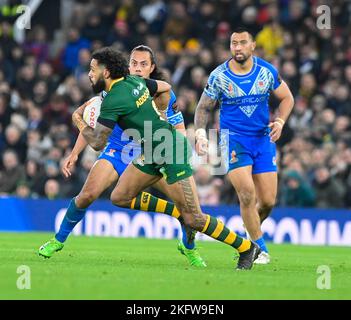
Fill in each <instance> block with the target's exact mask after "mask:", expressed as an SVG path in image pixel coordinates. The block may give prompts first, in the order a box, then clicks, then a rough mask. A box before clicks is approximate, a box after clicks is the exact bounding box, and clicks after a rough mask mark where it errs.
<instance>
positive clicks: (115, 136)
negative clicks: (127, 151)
mask: <svg viewBox="0 0 351 320" xmlns="http://www.w3.org/2000/svg"><path fill="white" fill-rule="evenodd" d="M106 95H107V92H106V91H103V92H102V97H103V98H104V97H105V96H106ZM176 100H177V98H176V95H175V94H174V92H173V90H171V97H170V100H169V103H168V107H167V110H166V116H167V121H168V122H169V123H170V124H171V125H173V126H176V125H177V124H180V123H183V122H184V118H183V115H182V113H181V111H178V110H177V105H176ZM107 143H108V144H111V145H112V144H113V146H114V147H116V149H117V150H118V151H122V149H123V147H124V146H126V145H127V144H129V146H131V144H133V146H132V147H133V148H135V149H137V148H140V145H139V144H137V143H135V142H132V140H131V139H130V138H129V137H128V136H127V135H126V134H124V133H123V130H122V128H121V127H120V126H119V125H118V124H116V125H115V127H114V129H113V130H112V132H111V135H110V136H109V138H108V141H107Z"/></svg>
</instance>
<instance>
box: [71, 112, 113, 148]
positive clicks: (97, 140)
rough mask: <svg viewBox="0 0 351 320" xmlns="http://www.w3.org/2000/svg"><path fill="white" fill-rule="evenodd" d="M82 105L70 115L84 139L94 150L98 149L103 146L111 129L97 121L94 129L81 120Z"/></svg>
mask: <svg viewBox="0 0 351 320" xmlns="http://www.w3.org/2000/svg"><path fill="white" fill-rule="evenodd" d="M83 112H84V108H83V106H81V107H79V108H78V109H77V110H76V111H75V112H74V113H73V115H72V120H73V123H74V124H75V125H76V126H77V128H78V129H79V131H80V132H81V133H82V135H83V137H84V139H85V140H86V141H87V143H89V145H90V146H91V147H92V148H93V149H94V150H95V151H99V150H102V149H103V148H104V146H105V145H106V143H107V139H108V137H109V136H110V134H111V132H112V129H111V128H109V127H106V126H104V125H102V124H101V123H99V122H97V123H96V127H95V129H93V128H91V127H89V126H88V125H87V123H86V122H85V121H84V120H83Z"/></svg>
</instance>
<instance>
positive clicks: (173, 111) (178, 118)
mask: <svg viewBox="0 0 351 320" xmlns="http://www.w3.org/2000/svg"><path fill="white" fill-rule="evenodd" d="M166 115H167V121H168V122H169V123H170V124H171V125H172V126H176V125H177V124H180V123H183V122H184V118H183V115H182V113H181V112H180V111H179V110H178V107H177V98H176V96H175V94H174V92H173V90H171V99H170V100H169V103H168V107H167V111H166Z"/></svg>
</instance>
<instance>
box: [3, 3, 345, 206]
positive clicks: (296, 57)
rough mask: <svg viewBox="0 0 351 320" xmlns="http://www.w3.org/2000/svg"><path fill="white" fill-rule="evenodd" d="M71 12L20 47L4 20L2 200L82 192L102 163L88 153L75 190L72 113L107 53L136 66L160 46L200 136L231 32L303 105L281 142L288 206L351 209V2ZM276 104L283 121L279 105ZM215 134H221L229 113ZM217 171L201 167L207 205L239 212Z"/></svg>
mask: <svg viewBox="0 0 351 320" xmlns="http://www.w3.org/2000/svg"><path fill="white" fill-rule="evenodd" d="M15 4H18V1H9V6H11V5H15ZM322 4H327V5H328V4H329V5H330V8H331V11H332V17H331V29H320V28H318V26H317V19H318V15H319V14H318V13H317V7H318V6H319V5H322ZM60 8H61V10H64V12H61V19H60V21H59V24H57V25H55V26H50V25H42V24H40V23H35V21H33V23H32V26H31V29H30V30H28V31H27V33H26V38H25V41H24V42H23V43H18V42H16V41H15V40H14V37H13V32H12V25H13V19H11V16H10V14H9V10H4V7H2V9H1V12H0V195H3V196H6V195H15V196H18V197H47V198H49V199H56V198H61V197H66V198H71V197H73V196H75V195H76V194H77V193H78V192H79V191H80V189H81V186H82V184H83V183H84V181H85V179H86V176H87V174H88V172H89V169H90V168H91V166H92V165H93V163H94V161H95V159H96V156H97V155H96V153H95V152H93V151H92V149H87V150H86V151H85V152H84V154H83V155H82V156H81V157H80V160H79V164H78V166H77V167H76V168H75V171H74V174H73V176H72V177H71V178H70V179H69V180H65V179H64V178H63V177H62V175H61V174H60V163H62V161H63V159H64V158H65V156H67V155H68V153H69V151H70V150H71V148H72V146H73V144H74V141H75V138H76V136H77V133H78V132H77V130H76V129H75V128H74V127H73V126H72V122H71V114H72V112H73V111H74V110H75V109H76V108H77V107H78V106H79V105H80V104H82V103H83V102H84V101H86V100H87V99H88V98H90V97H91V96H92V91H91V86H90V82H89V79H88V75H87V74H88V71H89V63H90V57H91V53H92V51H94V50H95V49H97V48H100V47H103V46H106V45H107V46H113V47H115V48H117V49H120V50H123V51H124V52H125V53H126V55H127V54H128V53H129V52H130V51H131V49H132V48H133V47H134V46H136V45H139V44H146V45H148V46H150V47H151V48H152V49H153V50H154V51H155V53H156V56H157V64H158V66H159V67H161V68H162V69H163V70H164V72H165V75H166V77H167V79H168V80H169V81H170V82H171V84H172V86H173V89H174V91H175V92H176V94H177V104H178V107H179V109H180V110H181V111H182V112H183V116H184V119H185V124H186V126H187V128H192V127H193V119H194V111H195V107H196V104H197V102H198V100H199V97H200V95H201V93H202V90H203V88H204V87H205V86H206V81H207V77H208V75H209V74H210V72H211V71H212V70H213V69H214V68H215V67H216V66H217V65H219V64H221V63H222V62H224V61H225V60H226V59H228V58H229V57H230V51H229V38H230V35H231V30H233V29H234V28H236V27H239V26H241V27H244V28H247V29H248V30H250V31H251V32H252V33H253V34H254V35H255V39H256V43H257V49H256V54H257V55H258V56H262V57H264V58H265V59H267V60H269V61H270V62H271V63H273V64H274V65H275V66H276V67H277V68H278V70H279V72H280V75H281V77H282V79H284V80H285V81H286V82H287V83H288V85H289V86H290V88H291V90H292V92H293V94H294V97H295V107H294V110H293V112H292V114H291V116H290V118H289V121H288V122H287V124H286V125H285V127H284V131H283V136H282V137H281V139H280V140H279V141H278V147H279V148H278V149H279V154H278V159H277V161H278V163H279V168H280V169H279V170H280V171H279V172H280V183H279V184H280V187H279V196H278V203H279V204H280V205H282V206H302V207H308V206H316V207H321V208H323V207H335V208H337V207H348V208H351V197H350V196H349V195H350V194H351V125H350V120H351V100H350V91H351V34H350V33H349V30H350V28H351V3H350V2H349V1H342V0H340V1H337V0H334V1H333V5H332V6H331V1H329V3H328V1H326V0H325V1H317V0H310V1H307V0H306V1H302V0H294V1H289V0H276V1H270V0H238V1H230V0H216V1H209V0H206V1H200V0H184V1H160V0H148V1H146V0H145V1H142V0H138V1H136V0H119V1H118V0H117V1H116V0H102V1H101V0H100V1H97V0H96V1H92V0H85V1H84V0H75V1H73V0H72V1H71V0H70V1H65V4H61V6H60ZM38 14H40V12H38ZM33 18H35V16H34V17H33ZM38 20H40V19H38ZM46 23H48V22H46ZM49 31H50V32H49ZM271 105H272V115H273V114H274V112H275V110H276V107H277V103H276V102H275V101H274V100H272V101H271ZM210 127H214V128H217V127H218V111H216V112H214V113H213V115H212V123H211V126H210ZM213 149H215V148H213ZM209 157H210V158H211V155H210V156H209ZM211 165H212V164H211V161H210V163H209V164H207V165H202V166H197V167H196V173H195V178H196V181H197V185H198V190H199V196H200V200H201V203H202V204H204V205H205V204H209V205H217V204H220V203H222V204H233V203H237V201H238V200H237V198H236V195H235V192H234V190H233V189H232V186H231V184H230V183H229V182H228V181H227V180H226V177H225V176H221V175H212V174H211V172H212V171H211ZM109 191H110V190H108V191H107V192H106V193H105V194H104V195H103V197H108V196H109Z"/></svg>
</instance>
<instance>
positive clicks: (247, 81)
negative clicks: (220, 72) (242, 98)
mask: <svg viewBox="0 0 351 320" xmlns="http://www.w3.org/2000/svg"><path fill="white" fill-rule="evenodd" d="M245 83H251V80H244V81H240V84H245Z"/></svg>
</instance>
